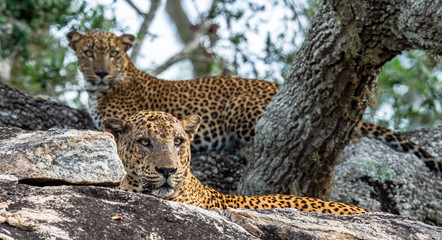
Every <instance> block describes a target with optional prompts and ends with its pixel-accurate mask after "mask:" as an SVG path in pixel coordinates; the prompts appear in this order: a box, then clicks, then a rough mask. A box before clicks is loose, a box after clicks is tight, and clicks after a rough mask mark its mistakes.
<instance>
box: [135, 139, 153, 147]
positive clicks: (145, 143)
mask: <svg viewBox="0 0 442 240" xmlns="http://www.w3.org/2000/svg"><path fill="white" fill-rule="evenodd" d="M138 143H140V144H141V145H143V146H145V147H151V146H152V144H151V143H150V140H149V139H147V138H142V139H140V140H138Z"/></svg>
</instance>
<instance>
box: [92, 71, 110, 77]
mask: <svg viewBox="0 0 442 240" xmlns="http://www.w3.org/2000/svg"><path fill="white" fill-rule="evenodd" d="M95 74H97V76H99V77H101V78H104V77H106V76H107V75H108V74H109V73H108V72H95Z"/></svg>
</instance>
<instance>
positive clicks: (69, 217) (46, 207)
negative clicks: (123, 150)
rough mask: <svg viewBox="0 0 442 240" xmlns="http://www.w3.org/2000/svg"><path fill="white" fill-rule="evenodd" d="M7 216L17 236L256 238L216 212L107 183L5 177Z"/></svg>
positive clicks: (4, 229) (0, 188) (9, 230)
mask: <svg viewBox="0 0 442 240" xmlns="http://www.w3.org/2000/svg"><path fill="white" fill-rule="evenodd" d="M1 209H3V214H2V210H1ZM5 215H6V216H7V217H9V218H7V220H4V221H6V222H4V223H2V224H0V234H3V235H6V236H7V237H12V238H13V239H17V240H18V239H20V240H23V239H94V240H96V239H253V236H252V235H250V234H249V233H247V231H245V230H244V229H242V228H241V227H240V226H238V225H236V224H234V223H232V222H230V221H229V220H228V219H226V218H225V217H222V216H221V215H219V214H218V213H216V212H213V211H208V210H205V209H202V208H199V207H195V206H192V205H188V204H179V203H175V202H170V201H164V200H161V199H158V198H155V197H151V196H148V195H144V194H138V193H129V192H123V191H119V190H113V189H109V188H103V187H91V186H56V187H34V186H28V185H24V184H14V183H12V182H3V183H0V221H1V216H3V218H6V217H5ZM114 216H121V220H113V219H112V217H114ZM9 222H12V223H13V224H14V223H16V222H19V223H18V224H14V225H15V226H12V225H11V223H9ZM0 239H2V236H1V235H0Z"/></svg>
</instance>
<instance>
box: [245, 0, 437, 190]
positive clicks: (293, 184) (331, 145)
mask: <svg viewBox="0 0 442 240" xmlns="http://www.w3.org/2000/svg"><path fill="white" fill-rule="evenodd" d="M441 9H442V3H441V1H433V0H422V1H415V0H384V1H381V0H377V1H376V0H364V1H324V3H323V4H322V6H321V7H320V8H319V9H318V11H317V13H316V16H315V19H314V21H313V23H312V26H311V29H310V31H309V33H308V35H307V38H306V40H305V42H304V44H303V46H302V47H301V49H300V51H299V52H298V55H297V57H296V59H295V60H294V63H293V67H292V70H291V73H290V75H289V76H288V78H287V79H286V82H285V84H284V86H282V88H281V90H280V91H279V93H278V94H277V95H276V97H275V99H274V100H273V101H272V102H271V103H270V105H269V106H268V107H267V110H266V112H265V114H264V115H263V117H262V118H261V119H260V121H259V122H258V125H257V127H256V136H255V139H254V145H253V146H252V151H251V152H253V153H254V156H252V158H253V159H251V160H249V162H248V165H247V168H246V169H247V170H246V173H245V175H244V176H243V178H242V179H241V184H239V186H240V187H239V193H240V194H257V193H259V194H264V193H270V192H282V193H292V194H299V195H308V196H314V197H324V196H326V195H327V189H329V183H330V177H331V170H332V169H333V167H334V165H335V164H336V161H335V159H336V157H337V156H338V154H339V152H340V151H341V150H342V149H343V147H344V146H345V145H346V144H347V143H348V141H349V137H348V136H349V135H350V134H351V132H352V129H353V127H354V126H355V124H356V123H357V122H358V121H360V119H361V117H362V114H363V112H364V110H365V108H366V106H367V103H368V100H369V98H370V97H371V95H372V90H373V88H374V86H375V84H376V79H377V76H378V74H379V72H380V70H381V68H382V66H383V65H384V63H386V62H387V61H388V60H390V59H391V58H393V57H394V56H396V55H397V54H398V53H400V52H401V51H403V50H407V49H424V50H434V51H436V52H437V53H441V52H442V25H441V22H442V11H441Z"/></svg>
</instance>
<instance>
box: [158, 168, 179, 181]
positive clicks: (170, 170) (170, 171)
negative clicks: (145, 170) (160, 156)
mask: <svg viewBox="0 0 442 240" xmlns="http://www.w3.org/2000/svg"><path fill="white" fill-rule="evenodd" d="M155 170H156V171H157V172H158V173H159V174H161V175H163V176H164V177H165V178H168V177H170V175H172V174H174V173H176V170H177V169H176V168H163V167H162V168H158V167H155Z"/></svg>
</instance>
